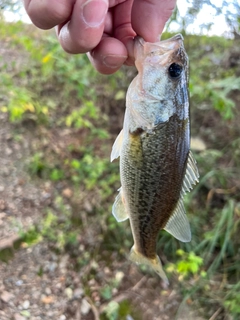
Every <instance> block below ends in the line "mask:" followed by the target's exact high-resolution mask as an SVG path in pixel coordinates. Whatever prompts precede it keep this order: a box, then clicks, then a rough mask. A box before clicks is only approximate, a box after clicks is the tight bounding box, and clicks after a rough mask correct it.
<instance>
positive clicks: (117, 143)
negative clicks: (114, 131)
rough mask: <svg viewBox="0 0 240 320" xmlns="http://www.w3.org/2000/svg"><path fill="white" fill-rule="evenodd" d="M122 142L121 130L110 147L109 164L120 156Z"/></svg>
mask: <svg viewBox="0 0 240 320" xmlns="http://www.w3.org/2000/svg"><path fill="white" fill-rule="evenodd" d="M122 141H123V130H121V132H120V133H119V135H118V136H117V138H116V140H115V142H114V144H113V146H112V152H111V157H110V159H111V162H112V161H113V160H114V159H117V158H118V157H119V156H120V153H121V147H122Z"/></svg>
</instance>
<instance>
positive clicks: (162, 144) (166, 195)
mask: <svg viewBox="0 0 240 320" xmlns="http://www.w3.org/2000/svg"><path fill="white" fill-rule="evenodd" d="M134 50H135V52H134V54H135V59H136V62H135V64H136V67H137V70H138V75H137V76H136V78H135V79H134V80H133V81H132V83H131V84H130V86H129V89H128V91H127V97H126V112H125V117H124V124H123V129H122V131H121V132H120V134H119V136H118V137H117V139H116V141H115V143H114V145H113V148H112V153H111V161H112V160H114V159H115V158H118V157H119V156H120V179H121V184H122V187H121V188H120V189H119V194H118V195H117V197H116V199H115V203H114V205H113V210H112V213H113V215H114V216H115V218H116V219H117V221H124V220H126V219H127V218H129V220H130V225H131V229H132V234H133V238H134V246H133V247H132V249H131V252H130V260H132V261H134V262H136V263H143V264H147V265H149V266H151V267H152V268H153V269H154V270H155V271H156V272H157V273H158V274H159V275H160V276H161V277H162V279H163V280H164V281H166V282H168V280H167V277H166V275H165V273H164V271H163V268H162V265H161V262H160V259H159V257H158V256H157V254H156V242H157V237H158V233H159V231H160V230H161V229H164V230H166V231H168V232H169V233H170V234H172V235H173V236H174V237H175V238H176V239H178V240H180V241H182V242H188V241H190V240H191V231H190V226H189V222H188V219H187V217H186V212H185V209H184V205H183V196H184V194H185V193H186V192H187V191H190V189H192V186H193V185H194V184H196V183H197V182H198V177H199V175H198V169H197V166H196V161H195V160H194V158H193V156H192V154H191V151H190V121H189V98H188V57H187V54H186V51H185V49H184V46H183V37H182V35H180V34H178V35H176V36H174V37H172V38H170V39H168V40H164V41H160V42H157V43H148V42H145V41H144V40H143V39H141V38H139V37H137V38H136V40H135V45H134Z"/></svg>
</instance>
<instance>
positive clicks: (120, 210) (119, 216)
mask: <svg viewBox="0 0 240 320" xmlns="http://www.w3.org/2000/svg"><path fill="white" fill-rule="evenodd" d="M112 214H113V216H114V217H115V219H116V220H117V222H122V221H125V220H127V219H128V213H127V211H126V208H125V206H124V203H123V194H122V188H120V189H119V193H118V195H117V196H116V198H115V202H114V204H113V207H112Z"/></svg>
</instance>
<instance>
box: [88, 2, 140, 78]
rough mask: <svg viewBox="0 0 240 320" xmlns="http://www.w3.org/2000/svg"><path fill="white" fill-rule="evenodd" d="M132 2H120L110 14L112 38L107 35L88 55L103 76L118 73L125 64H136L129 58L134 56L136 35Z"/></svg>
mask: <svg viewBox="0 0 240 320" xmlns="http://www.w3.org/2000/svg"><path fill="white" fill-rule="evenodd" d="M115 1H116V0H115ZM120 2H121V3H120ZM132 2H133V0H128V1H121V0H118V5H117V6H115V7H113V8H112V9H111V10H110V12H109V16H110V18H111V19H110V20H111V21H112V23H111V24H110V23H109V25H111V28H109V34H110V36H107V34H105V36H104V37H103V38H102V40H101V42H100V43H99V45H98V46H97V47H96V48H94V50H93V51H91V54H89V55H88V57H89V59H90V61H91V63H92V64H93V65H94V67H95V68H96V69H97V70H98V71H99V72H101V73H103V74H112V73H114V72H116V71H117V70H118V69H119V68H120V67H121V66H122V65H123V63H125V64H128V65H129V64H131V65H133V63H134V62H133V59H131V58H129V55H131V53H132V56H133V38H134V36H135V35H136V34H135V32H134V31H133V29H132V27H131V7H132ZM110 4H111V3H110ZM106 25H107V24H106ZM111 29H112V30H111ZM105 32H107V29H106V28H105Z"/></svg>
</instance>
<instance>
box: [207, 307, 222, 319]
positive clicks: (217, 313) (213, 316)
mask: <svg viewBox="0 0 240 320" xmlns="http://www.w3.org/2000/svg"><path fill="white" fill-rule="evenodd" d="M221 310H222V308H219V309H217V311H216V312H214V314H213V315H212V316H211V318H210V319H209V320H215V319H216V318H217V316H218V315H219V313H220V312H221Z"/></svg>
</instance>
